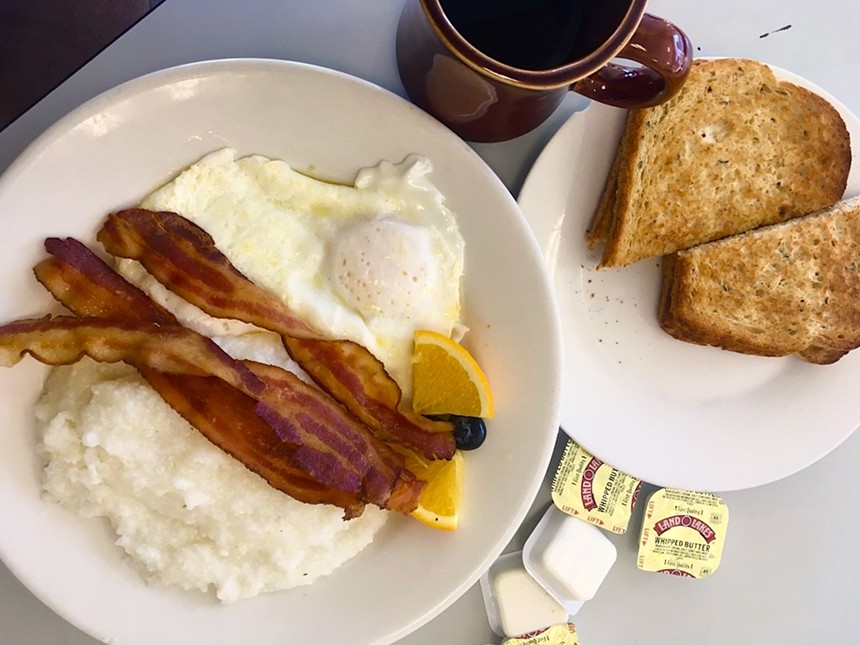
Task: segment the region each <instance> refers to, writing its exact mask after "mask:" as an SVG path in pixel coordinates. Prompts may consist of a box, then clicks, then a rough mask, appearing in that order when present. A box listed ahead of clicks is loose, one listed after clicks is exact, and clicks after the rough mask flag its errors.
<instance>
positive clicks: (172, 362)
mask: <svg viewBox="0 0 860 645" xmlns="http://www.w3.org/2000/svg"><path fill="white" fill-rule="evenodd" d="M27 354H29V355H31V356H32V357H33V358H35V359H36V360H37V361H39V362H40V363H45V364H47V365H69V364H71V363H75V362H77V361H78V360H80V358H81V357H82V356H89V357H90V358H93V359H95V360H97V361H99V362H102V363H118V362H121V361H124V362H126V363H129V364H130V365H134V366H135V367H149V368H152V369H154V370H158V371H159V372H167V373H169V374H187V375H189V376H216V377H218V378H219V379H221V380H222V381H224V382H226V383H229V384H230V385H232V386H233V387H235V388H237V389H239V390H240V391H242V392H244V393H246V394H247V395H248V396H251V397H254V398H259V397H260V396H262V395H263V393H264V390H265V385H264V384H263V382H262V381H261V380H260V379H258V378H257V377H256V376H254V374H253V373H252V372H251V371H250V370H249V369H248V368H247V367H245V366H244V365H242V364H241V363H239V362H237V361H234V360H233V359H232V358H231V357H230V356H229V355H228V354H227V353H226V352H224V351H223V350H222V349H221V348H220V347H218V345H216V344H215V343H213V342H212V341H211V340H209V339H208V338H206V337H205V336H201V335H200V334H198V333H196V332H193V331H191V330H190V329H186V328H185V327H181V326H179V325H159V324H155V323H150V322H144V321H139V320H127V319H118V318H116V319H102V318H76V317H73V316H56V317H50V316H47V317H45V318H36V319H26V320H18V321H15V322H11V323H7V324H5V325H2V326H0V366H3V367H12V366H13V365H16V364H17V363H18V362H20V361H21V359H22V358H24V356H25V355H27Z"/></svg>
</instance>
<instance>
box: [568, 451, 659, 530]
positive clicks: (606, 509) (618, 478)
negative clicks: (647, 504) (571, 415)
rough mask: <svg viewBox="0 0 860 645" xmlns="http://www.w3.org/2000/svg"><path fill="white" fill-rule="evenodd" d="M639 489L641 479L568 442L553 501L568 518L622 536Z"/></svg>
mask: <svg viewBox="0 0 860 645" xmlns="http://www.w3.org/2000/svg"><path fill="white" fill-rule="evenodd" d="M641 487H642V481H641V480H639V479H636V478H635V477H631V476H630V475H625V474H624V473H622V472H621V471H620V470H617V469H615V468H613V467H612V466H610V465H609V464H606V463H604V462H602V461H601V460H600V459H598V458H597V457H594V456H592V455H591V454H589V453H588V452H587V451H586V450H584V449H583V448H582V447H581V446H579V445H578V444H577V443H576V442H574V441H568V442H567V447H566V448H565V450H564V454H563V455H562V456H561V460H560V461H559V463H558V468H557V469H556V471H555V477H554V478H553V480H552V501H553V503H555V505H556V506H558V507H559V508H560V509H561V510H562V511H564V512H565V513H567V514H568V515H573V516H574V517H578V518H580V519H583V520H585V521H586V522H590V523H591V524H594V525H595V526H599V527H600V528H602V529H606V530H607V531H612V532H613V533H624V532H625V531H627V525H628V524H629V523H630V516H631V514H632V513H633V506H634V505H635V504H636V498H637V497H638V495H639V490H640V489H641Z"/></svg>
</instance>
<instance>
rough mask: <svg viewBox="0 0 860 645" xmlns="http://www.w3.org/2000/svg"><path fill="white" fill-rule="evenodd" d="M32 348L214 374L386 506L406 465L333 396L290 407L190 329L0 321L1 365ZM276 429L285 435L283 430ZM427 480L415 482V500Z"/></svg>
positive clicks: (58, 355)
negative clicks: (250, 399) (321, 429)
mask: <svg viewBox="0 0 860 645" xmlns="http://www.w3.org/2000/svg"><path fill="white" fill-rule="evenodd" d="M27 354H29V355H31V356H33V357H34V358H36V359H37V360H39V361H40V362H43V363H47V364H49V365H66V364H69V363H73V362H75V361H77V360H78V359H79V358H80V357H81V356H84V355H86V356H90V357H91V358H93V359H95V360H97V361H102V362H118V361H124V362H126V363H129V364H130V365H133V366H134V367H136V368H138V369H139V370H141V369H152V370H155V371H158V372H166V373H168V374H180V375H186V376H215V377H217V378H219V379H221V380H223V381H225V382H226V383H228V384H229V385H232V386H233V387H234V388H236V389H238V390H239V391H240V392H242V393H243V394H245V395H247V396H248V397H250V398H252V399H254V400H255V401H256V402H257V403H256V405H255V406H254V410H255V412H256V413H257V416H259V417H260V418H262V419H263V420H264V421H266V422H267V423H270V425H272V423H271V422H272V421H274V422H276V423H277V424H278V426H279V427H277V428H274V429H275V431H276V432H278V430H279V428H282V427H287V428H289V429H290V433H291V434H290V437H291V438H293V439H295V441H294V442H291V443H294V445H295V446H296V453H295V457H296V460H297V462H298V463H299V464H300V465H301V466H302V468H303V469H304V470H305V471H306V472H308V473H309V474H311V475H312V476H313V477H314V479H316V480H317V481H319V482H320V483H321V484H323V485H325V486H328V487H330V488H333V489H335V490H338V491H341V492H346V493H353V494H360V495H361V497H362V499H364V500H366V501H368V502H371V503H373V504H376V505H378V506H380V507H383V508H385V507H386V505H387V502H388V501H389V498H390V497H391V492H392V489H394V487H395V486H396V485H397V484H398V481H399V480H400V479H399V478H401V474H402V471H404V470H406V469H405V468H403V467H402V462H400V465H401V466H400V471H397V470H396V465H397V461H396V456H394V457H392V456H391V455H390V454H389V453H393V451H392V450H391V449H390V448H388V447H387V446H385V445H384V444H382V443H381V442H379V441H378V440H376V439H375V438H374V437H373V436H372V435H370V433H369V432H367V430H366V429H365V428H364V426H362V425H361V424H360V423H359V422H358V421H357V420H355V419H354V418H353V417H351V416H349V415H348V414H347V413H346V412H345V411H344V410H343V409H342V408H340V406H338V405H336V404H334V403H332V402H331V401H330V400H323V399H316V400H313V401H314V407H307V406H309V405H310V400H304V401H303V403H305V404H306V406H303V407H302V408H301V409H296V408H295V407H291V406H290V405H289V398H288V393H286V392H283V391H281V390H277V391H275V390H273V389H272V388H271V387H270V386H267V385H266V384H265V383H264V382H263V381H262V380H261V379H260V378H258V377H257V376H256V375H255V374H254V373H253V372H252V371H251V370H250V369H249V368H248V367H246V366H245V365H243V364H242V363H240V362H238V361H235V360H233V359H232V358H230V356H229V355H227V354H226V353H225V352H223V351H222V350H221V349H220V348H218V346H217V345H215V343H213V342H212V341H211V340H209V339H208V338H206V337H205V336H201V335H200V334H197V333H196V332H193V331H191V330H189V329H186V328H184V327H179V326H174V325H164V324H156V323H151V322H146V321H138V320H127V319H123V320H120V319H96V318H75V317H69V316H58V317H55V318H50V317H49V318H41V319H35V320H33V319H30V320H20V321H16V322H12V323H9V324H6V325H3V326H0V365H3V366H7V367H11V366H13V365H15V364H16V363H18V362H19V361H20V360H21V359H22V358H23V357H24V356H25V355H27ZM295 380H296V382H297V383H302V382H301V381H300V380H298V379H295ZM302 385H303V387H304V388H305V389H306V390H308V391H310V392H312V393H316V394H317V395H319V396H323V395H322V394H321V393H319V392H318V391H317V390H315V389H314V388H312V387H310V386H308V385H306V384H302ZM297 387H299V386H297ZM261 409H262V410H264V411H265V415H264V414H262V413H261ZM321 417H322V418H324V419H325V422H326V424H329V425H326V426H325V427H324V428H323V429H324V430H325V431H326V432H324V433H320V424H319V423H316V422H315V421H314V420H315V419H319V418H321ZM309 421H310V422H309ZM318 433H319V434H318ZM278 434H279V436H280V437H281V439H285V436H283V435H282V433H281V432H278ZM407 472H408V471H407ZM408 477H409V476H408V475H405V476H403V479H402V481H403V484H404V485H408V484H409V481H408ZM421 486H422V484H421V483H420V482H418V481H417V480H415V482H414V487H415V488H416V489H418V491H417V493H416V498H417V496H418V494H420V488H421ZM393 510H400V509H393ZM404 512H409V511H404Z"/></svg>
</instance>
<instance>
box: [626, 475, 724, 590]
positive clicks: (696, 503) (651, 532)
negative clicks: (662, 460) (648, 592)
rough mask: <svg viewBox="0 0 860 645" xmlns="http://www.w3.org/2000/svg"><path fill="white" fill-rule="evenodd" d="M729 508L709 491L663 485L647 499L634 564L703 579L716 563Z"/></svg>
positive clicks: (720, 552) (714, 569)
mask: <svg viewBox="0 0 860 645" xmlns="http://www.w3.org/2000/svg"><path fill="white" fill-rule="evenodd" d="M728 523H729V509H728V507H727V506H726V503H725V502H724V501H723V500H722V499H721V498H719V497H717V496H716V495H712V494H710V493H696V492H692V491H685V490H677V489H673V488H663V489H660V490H658V491H656V492H655V493H654V494H652V495H651V497H649V498H648V505H647V506H646V508H645V517H644V519H643V521H642V535H641V538H640V540H639V558H638V561H637V565H638V567H639V568H640V569H642V570H643V571H656V572H658V573H668V574H670V575H675V576H681V577H686V578H705V577H707V576H709V575H711V574H712V573H713V572H714V571H716V570H717V567H718V566H720V559H721V558H722V555H723V544H724V543H725V540H726V528H727V526H728Z"/></svg>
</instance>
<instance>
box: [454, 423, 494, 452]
mask: <svg viewBox="0 0 860 645" xmlns="http://www.w3.org/2000/svg"><path fill="white" fill-rule="evenodd" d="M451 421H452V422H453V423H454V440H455V441H456V442H457V447H458V448H459V449H460V450H474V449H475V448H480V447H481V444H482V443H484V439H486V438H487V424H486V423H484V420H483V419H482V418H481V417H463V416H459V415H454V416H452V417H451Z"/></svg>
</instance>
